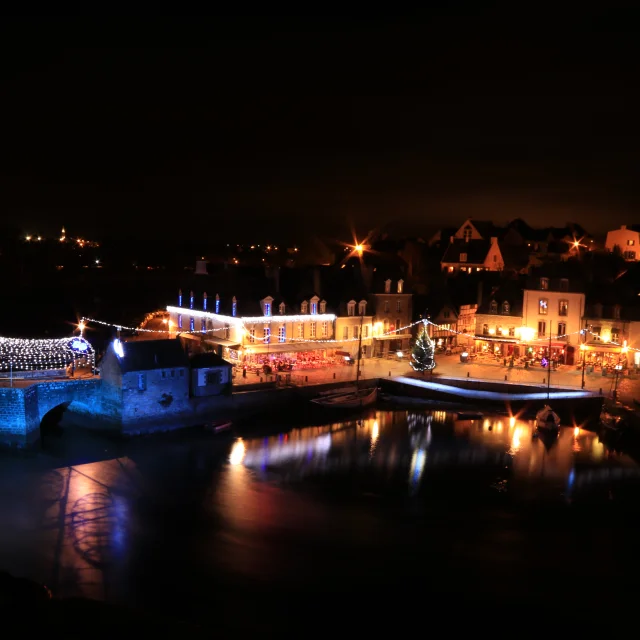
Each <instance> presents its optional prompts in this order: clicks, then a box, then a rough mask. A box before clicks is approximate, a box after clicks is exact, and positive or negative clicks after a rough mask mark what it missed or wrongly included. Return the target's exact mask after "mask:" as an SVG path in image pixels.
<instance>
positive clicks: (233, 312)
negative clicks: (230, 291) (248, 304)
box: [231, 296, 238, 318]
mask: <svg viewBox="0 0 640 640" xmlns="http://www.w3.org/2000/svg"><path fill="white" fill-rule="evenodd" d="M236 313H238V301H237V300H236V298H235V296H234V297H233V300H232V302H231V315H232V316H233V317H234V318H235V317H236Z"/></svg>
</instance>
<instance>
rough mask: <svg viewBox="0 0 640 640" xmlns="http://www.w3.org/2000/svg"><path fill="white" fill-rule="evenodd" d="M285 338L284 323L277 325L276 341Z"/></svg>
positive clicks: (283, 340) (284, 339) (282, 340)
mask: <svg viewBox="0 0 640 640" xmlns="http://www.w3.org/2000/svg"><path fill="white" fill-rule="evenodd" d="M286 339H287V329H286V327H285V326H284V325H280V326H279V327H278V342H285V341H286Z"/></svg>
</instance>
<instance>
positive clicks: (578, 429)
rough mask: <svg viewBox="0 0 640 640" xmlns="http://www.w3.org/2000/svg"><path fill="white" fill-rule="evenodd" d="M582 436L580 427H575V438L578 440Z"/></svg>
mask: <svg viewBox="0 0 640 640" xmlns="http://www.w3.org/2000/svg"><path fill="white" fill-rule="evenodd" d="M579 435H580V427H575V428H574V430H573V437H574V438H577V437H578V436H579Z"/></svg>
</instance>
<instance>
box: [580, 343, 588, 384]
mask: <svg viewBox="0 0 640 640" xmlns="http://www.w3.org/2000/svg"><path fill="white" fill-rule="evenodd" d="M580 351H581V352H582V388H583V389H584V369H585V365H586V364H587V359H586V355H587V354H586V351H587V347H585V346H584V342H583V343H582V344H581V345H580Z"/></svg>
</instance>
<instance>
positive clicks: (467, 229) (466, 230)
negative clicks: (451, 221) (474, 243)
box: [462, 225, 472, 242]
mask: <svg viewBox="0 0 640 640" xmlns="http://www.w3.org/2000/svg"><path fill="white" fill-rule="evenodd" d="M471 233H472V231H471V226H469V225H467V226H466V227H465V228H464V229H463V230H462V237H463V238H464V241H465V242H469V241H470V240H471Z"/></svg>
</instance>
